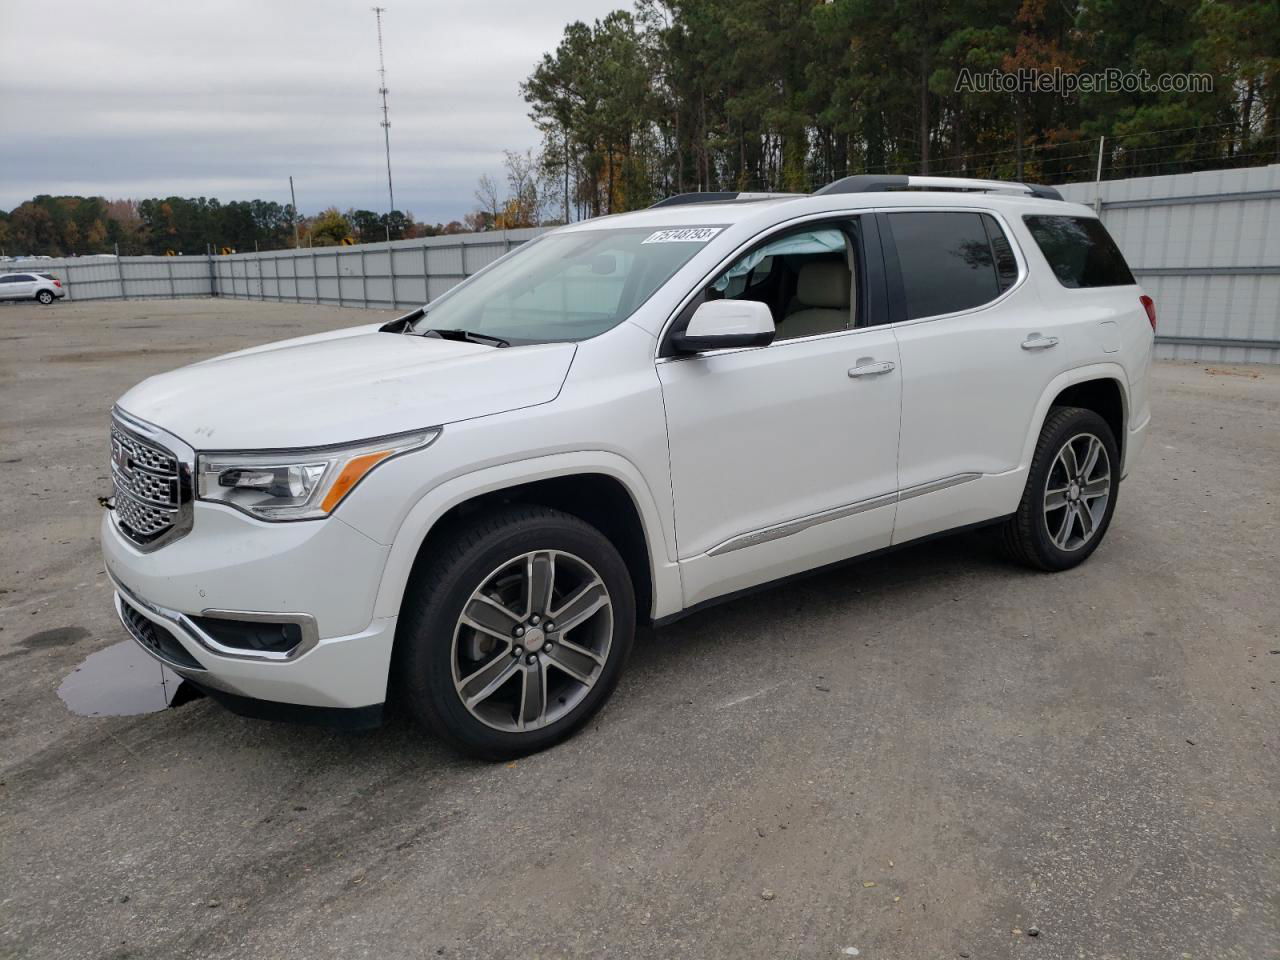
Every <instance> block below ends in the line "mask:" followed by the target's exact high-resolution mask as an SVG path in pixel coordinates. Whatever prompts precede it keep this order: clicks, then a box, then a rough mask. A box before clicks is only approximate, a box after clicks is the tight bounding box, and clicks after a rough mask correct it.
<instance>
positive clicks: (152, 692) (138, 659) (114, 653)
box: [58, 640, 203, 717]
mask: <svg viewBox="0 0 1280 960" xmlns="http://www.w3.org/2000/svg"><path fill="white" fill-rule="evenodd" d="M58 696H59V697H61V698H62V702H63V703H65V704H66V705H67V709H68V710H70V711H71V712H72V713H78V714H79V715H80V716H82V717H132V716H136V715H137V714H140V713H155V712H157V711H159V710H166V709H168V708H169V707H180V706H182V705H183V704H184V703H189V702H191V701H192V700H195V699H197V698H199V697H201V696H203V694H201V693H200V691H199V690H197V689H196V688H195V687H193V686H192V685H191V684H189V683H187V682H186V681H185V680H183V679H182V678H181V677H180V676H178V675H177V674H176V673H174V672H173V671H172V670H170V669H169V668H168V667H166V666H164V664H162V663H159V662H158V661H156V660H153V659H152V658H151V657H150V656H149V655H148V654H147V653H146V652H144V651H143V649H142V648H141V647H139V646H138V645H137V644H136V643H134V642H133V641H132V640H124V641H121V642H120V643H117V644H114V645H112V646H110V647H107V649H105V650H99V651H98V652H97V653H95V654H93V655H92V656H90V657H88V658H86V659H85V661H84V662H83V663H82V664H80V666H78V667H76V668H75V670H73V671H72V672H71V673H70V674H68V675H67V678H66V679H65V680H63V681H62V685H61V686H59V687H58Z"/></svg>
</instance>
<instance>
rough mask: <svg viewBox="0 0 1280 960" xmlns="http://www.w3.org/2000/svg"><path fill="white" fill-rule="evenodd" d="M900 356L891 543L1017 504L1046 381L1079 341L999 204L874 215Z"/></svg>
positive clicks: (1068, 361) (1068, 362)
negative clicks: (1043, 294)
mask: <svg viewBox="0 0 1280 960" xmlns="http://www.w3.org/2000/svg"><path fill="white" fill-rule="evenodd" d="M878 217H879V220H880V223H881V231H880V232H881V237H882V242H883V245H884V250H885V259H886V272H887V275H888V279H889V286H890V301H891V307H890V308H891V310H892V311H893V316H892V319H893V320H894V321H896V322H895V323H894V330H895V332H896V333H897V336H898V349H899V351H900V353H901V357H902V436H901V441H900V450H899V461H898V473H899V485H900V487H901V491H902V492H901V494H900V501H899V505H898V516H897V520H896V524H895V527H894V537H893V539H894V543H904V542H906V541H909V540H914V539H917V538H919V537H923V536H928V535H929V534H932V533H937V532H940V531H943V530H948V529H951V528H954V527H959V526H964V525H966V524H970V523H977V522H980V521H983V520H988V519H991V518H994V517H999V516H1002V515H1004V514H1008V513H1011V512H1013V510H1014V509H1016V506H1017V503H1018V500H1019V498H1020V497H1021V494H1022V489H1023V486H1024V483H1025V473H1024V471H1022V470H1020V469H1019V461H1020V460H1021V458H1022V452H1023V447H1024V443H1025V440H1026V438H1027V435H1028V432H1029V430H1030V429H1031V419H1032V417H1033V416H1034V414H1035V410H1036V406H1037V404H1038V403H1039V401H1040V397H1041V395H1042V393H1043V391H1044V389H1045V387H1046V386H1047V385H1048V384H1049V382H1050V381H1051V380H1052V379H1053V378H1054V377H1055V376H1057V375H1058V374H1059V373H1062V372H1063V371H1065V370H1067V369H1069V368H1070V367H1072V366H1073V365H1074V359H1073V357H1074V354H1075V352H1076V350H1077V349H1078V345H1077V344H1075V343H1074V342H1073V337H1072V331H1071V330H1069V329H1067V326H1066V325H1065V324H1064V322H1063V320H1062V317H1063V312H1062V311H1052V310H1046V309H1045V306H1044V304H1043V303H1042V302H1041V299H1040V295H1039V291H1038V288H1037V285H1036V284H1035V283H1033V282H1031V278H1029V276H1028V271H1027V260H1026V257H1025V256H1024V253H1023V251H1022V249H1021V248H1020V246H1019V244H1017V243H1016V242H1015V239H1014V237H1015V234H1014V232H1013V231H1012V230H1011V229H1010V227H1009V224H1008V223H1007V221H1006V220H1005V219H1004V218H1003V217H1002V216H1001V215H999V214H997V213H993V212H989V211H985V210H981V209H972V210H960V209H956V208H954V207H953V208H950V209H945V210H928V209H920V208H913V209H909V210H896V211H893V210H891V211H886V212H883V213H880V214H878Z"/></svg>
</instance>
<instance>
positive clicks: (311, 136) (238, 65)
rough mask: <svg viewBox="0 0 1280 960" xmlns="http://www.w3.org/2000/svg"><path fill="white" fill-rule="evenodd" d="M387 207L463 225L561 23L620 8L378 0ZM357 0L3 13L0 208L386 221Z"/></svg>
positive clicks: (521, 136)
mask: <svg viewBox="0 0 1280 960" xmlns="http://www.w3.org/2000/svg"><path fill="white" fill-rule="evenodd" d="M381 2H382V3H383V4H384V5H385V6H386V7H387V12H386V13H385V14H384V19H383V37H384V42H385V46H386V59H387V86H388V88H389V89H390V91H391V94H390V104H391V165H392V174H393V176H394V180H395V190H396V206H397V207H398V208H400V209H401V210H411V211H412V212H413V214H414V215H415V216H416V217H417V218H418V219H419V220H427V221H432V222H434V221H448V220H451V219H461V217H462V215H463V214H464V213H466V212H467V211H468V210H471V209H474V207H475V205H476V202H475V198H474V196H473V193H474V191H475V183H476V180H477V178H478V177H479V176H480V175H481V174H483V173H486V172H488V173H493V174H495V175H496V174H498V173H499V171H500V168H501V163H502V150H503V149H504V148H511V149H523V148H525V147H531V146H535V145H536V144H537V143H538V140H539V135H538V133H537V131H536V130H535V129H534V127H533V124H532V122H531V121H530V120H529V119H528V106H527V105H526V104H525V102H524V101H523V99H522V98H521V97H520V93H519V90H518V84H519V82H520V81H521V80H523V79H524V78H525V77H527V76H528V74H529V72H530V71H531V70H532V69H533V66H534V64H535V63H536V62H537V61H538V59H539V58H540V57H541V55H542V54H543V53H544V52H549V51H551V50H554V49H555V46H556V44H557V43H558V42H559V39H560V36H561V34H562V33H563V30H564V26H565V24H567V23H568V22H570V21H571V20H575V19H576V20H586V21H588V22H589V21H591V20H593V19H595V18H596V17H602V16H604V15H605V14H606V13H608V11H610V10H612V9H616V8H619V7H627V8H629V7H630V2H629V0H415V2H410V0H381ZM371 7H372V3H371V2H363V0H216V2H205V0H162V2H136V0H127V2H119V0H116V2H107V0H58V2H56V3H47V4H42V3H20V2H17V0H6V2H5V3H4V4H3V7H2V9H3V11H4V17H3V18H2V21H3V25H2V26H0V131H3V133H0V208H3V209H6V210H7V209H11V208H12V207H14V206H16V205H17V204H19V203H21V202H22V201H23V200H26V199H28V198H30V197H32V196H35V195H36V194H41V193H49V194H83V195H102V196H105V197H107V198H108V199H115V198H119V197H135V198H141V197H148V196H152V197H154V196H171V195H175V194H176V195H179V196H209V197H214V196H216V197H218V198H219V199H221V200H244V199H252V198H255V197H261V198H263V199H270V200H277V201H279V202H282V203H287V202H288V201H289V180H288V178H289V175H290V174H292V175H293V177H294V182H295V185H296V189H297V194H298V207H299V209H300V210H301V211H302V212H303V213H308V214H309V213H315V212H316V211H317V210H319V209H321V208H323V207H326V206H331V205H332V206H337V207H338V208H340V209H344V210H345V209H346V208H347V207H357V208H359V207H364V208H367V209H371V210H376V211H379V212H381V211H384V210H386V208H387V193H386V186H387V183H386V167H385V161H384V154H383V142H382V129H381V127H380V126H379V121H380V120H381V119H382V117H381V113H380V101H379V97H378V92H377V88H378V75H377V67H378V42H377V32H376V26H375V22H374V15H373V12H372V9H371Z"/></svg>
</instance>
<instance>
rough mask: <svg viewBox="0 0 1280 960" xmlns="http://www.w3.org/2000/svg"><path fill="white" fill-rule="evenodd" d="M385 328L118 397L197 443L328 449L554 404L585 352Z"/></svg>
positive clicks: (148, 383) (312, 340)
mask: <svg viewBox="0 0 1280 960" xmlns="http://www.w3.org/2000/svg"><path fill="white" fill-rule="evenodd" d="M377 331H378V326H377V324H373V325H370V326H363V327H355V328H352V329H350V330H337V331H331V332H329V333H321V334H316V335H315V336H310V337H299V338H297V339H295V340H285V341H282V342H280V343H274V344H267V345H266V346H263V347H254V348H253V349H250V350H242V351H240V352H238V353H229V354H227V355H225V356H222V357H215V358H214V359H212V360H205V361H202V362H200V363H196V364H193V365H192V366H189V367H182V368H180V369H178V370H174V371H171V372H170V373H162V374H160V375H159V376H155V377H151V378H150V379H148V380H144V381H142V383H140V384H138V385H137V386H136V387H134V388H133V389H132V390H130V391H129V392H128V393H126V394H125V395H124V396H123V397H121V398H120V400H119V404H118V405H119V407H120V409H122V410H124V411H125V412H126V413H129V414H132V415H133V416H135V417H138V418H140V419H142V420H146V421H148V422H150V423H154V424H155V425H157V426H159V427H163V428H164V429H165V430H168V431H169V432H170V433H173V434H175V435H176V436H178V437H181V438H182V439H183V440H185V441H187V443H189V444H191V446H193V447H194V448H195V449H197V450H261V449H270V448H284V447H311V446H323V445H325V444H331V443H346V442H348V441H354V440H363V439H367V438H369V437H378V436H383V435H386V434H391V433H401V432H404V431H408V430H416V429H418V428H420V427H430V426H438V425H441V424H446V423H453V422H457V421H459V420H469V419H471V418H473V417H483V416H487V415H489V414H494V413H503V412H505V411H507V410H515V409H518V408H520V407H530V406H534V405H536V404H540V403H548V402H550V401H551V400H554V399H555V397H556V395H557V394H558V393H559V392H560V387H561V385H562V384H563V383H564V379H565V376H566V375H567V374H568V372H569V364H570V362H571V361H572V360H573V354H574V351H575V349H576V347H575V345H574V344H572V343H548V344H535V345H531V346H524V347H504V348H496V347H490V346H485V345H483V344H477V343H460V342H456V341H452V340H438V339H435V338H434V337H417V336H404V335H401V334H393V333H379V332H377Z"/></svg>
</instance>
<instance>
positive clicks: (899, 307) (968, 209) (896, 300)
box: [875, 205, 1031, 327]
mask: <svg viewBox="0 0 1280 960" xmlns="http://www.w3.org/2000/svg"><path fill="white" fill-rule="evenodd" d="M891 213H977V214H984V213H985V214H986V215H987V216H989V217H991V218H993V219H994V220H995V221H996V223H998V224H999V225H1000V229H1001V230H1002V231H1003V232H1004V235H1005V239H1006V240H1008V241H1009V246H1010V247H1011V248H1012V250H1013V259H1014V260H1015V261H1016V262H1017V264H1018V277H1017V279H1016V280H1014V281H1013V283H1011V284H1010V285H1009V287H1008V289H1007V290H1003V291H1001V293H1000V295H999V296H998V297H996V298H994V299H992V300H988V301H987V302H986V303H980V304H978V305H977V306H976V307H968V308H966V309H964V310H953V311H952V312H951V313H934V314H930V315H929V316H927V317H913V318H912V319H910V320H908V319H907V294H906V287H905V285H904V284H903V280H902V264H901V263H900V262H899V260H898V248H897V246H896V244H895V243H894V240H893V230H892V228H891V227H890V226H889V214H891ZM875 215H876V219H877V220H878V221H879V222H880V245H881V247H882V248H883V250H884V267H885V274H886V277H887V279H886V283H887V286H888V307H889V325H890V326H894V327H897V326H903V325H905V324H910V323H932V322H934V321H935V320H950V319H952V318H953V317H966V316H968V315H969V314H972V313H977V312H978V311H980V310H990V309H991V308H992V307H994V306H996V305H997V304H999V303H1001V302H1003V301H1004V300H1005V298H1006V297H1009V296H1012V295H1013V293H1014V292H1015V291H1016V290H1017V289H1018V288H1019V287H1021V286H1022V285H1023V284H1024V283H1026V280H1027V277H1028V276H1029V275H1030V273H1031V270H1030V267H1029V266H1028V265H1027V258H1026V254H1025V253H1024V252H1023V250H1022V245H1021V244H1020V243H1019V242H1018V239H1017V235H1016V234H1015V233H1014V232H1013V230H1011V229H1010V228H1009V220H1008V218H1006V217H1005V216H1004V215H1003V214H1002V213H1001V212H1000V211H999V210H993V209H991V208H990V207H978V206H969V205H966V206H940V207H934V206H919V207H916V206H912V207H878V208H876V210H875ZM984 229H985V226H984Z"/></svg>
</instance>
